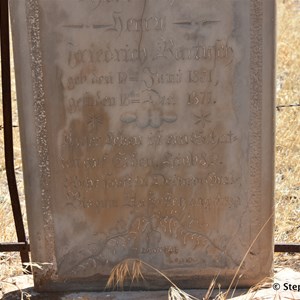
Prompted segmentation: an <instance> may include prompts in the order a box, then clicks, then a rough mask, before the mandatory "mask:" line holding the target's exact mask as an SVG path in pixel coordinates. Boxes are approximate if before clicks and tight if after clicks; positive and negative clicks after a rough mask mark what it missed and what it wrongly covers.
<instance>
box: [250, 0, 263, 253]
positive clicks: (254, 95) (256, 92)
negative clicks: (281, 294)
mask: <svg viewBox="0 0 300 300" xmlns="http://www.w3.org/2000/svg"><path fill="white" fill-rule="evenodd" d="M250 45H251V46H250V130H249V169H250V189H249V190H250V195H249V206H250V216H251V228H250V230H251V232H250V238H251V242H252V241H253V240H254V239H255V238H256V236H257V234H258V232H259V230H260V229H261V226H262V222H261V221H262V220H261V218H260V212H261V201H262V191H261V190H262V186H261V185H262V172H261V168H262V98H263V97H262V95H263V0H251V3H250ZM258 246H259V243H256V244H255V246H254V252H255V253H256V254H258V252H259V247H258Z"/></svg>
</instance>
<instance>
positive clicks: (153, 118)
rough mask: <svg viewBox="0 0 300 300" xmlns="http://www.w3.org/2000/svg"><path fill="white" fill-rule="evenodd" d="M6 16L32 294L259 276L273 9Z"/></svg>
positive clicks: (213, 2) (247, 4)
mask: <svg viewBox="0 0 300 300" xmlns="http://www.w3.org/2000/svg"><path fill="white" fill-rule="evenodd" d="M11 2H12V3H11V4H12V12H13V13H12V20H13V27H14V37H15V48H16V50H15V52H16V61H17V66H16V68H17V76H20V77H19V79H18V77H17V81H18V84H19V86H18V91H19V96H18V98H19V99H20V103H19V107H20V114H21V125H22V139H23V153H24V169H25V185H26V193H27V198H28V199H27V201H28V210H29V226H30V233H31V243H32V255H33V260H36V261H38V262H47V263H50V265H46V267H45V268H44V269H43V270H42V271H39V272H38V273H37V274H36V277H35V280H36V285H37V287H39V288H40V289H44V290H64V289H65V290H72V289H75V286H76V287H77V288H78V287H79V288H83V289H101V288H103V285H104V284H105V280H106V279H107V276H108V274H109V272H110V270H111V269H112V268H113V266H114V265H116V264H117V263H119V262H120V261H122V260H124V259H126V258H136V259H141V260H142V261H145V262H147V263H149V264H151V265H152V266H154V267H156V268H158V269H159V270H161V271H163V272H164V273H165V274H166V275H167V276H169V277H170V278H173V279H174V280H176V282H180V283H181V285H182V286H183V287H184V286H185V287H195V288H197V287H207V286H208V285H209V283H210V281H211V280H212V278H213V277H214V276H216V275H218V274H219V280H220V282H221V283H222V284H223V285H224V286H225V285H228V284H229V283H230V281H231V279H232V277H233V276H234V274H235V272H236V270H237V268H238V266H240V265H241V270H240V273H241V274H243V277H242V278H241V279H240V284H241V285H250V284H253V283H255V282H257V281H259V280H260V279H262V278H263V277H265V276H267V275H268V274H269V272H270V269H271V261H272V247H273V246H272V234H271V230H272V228H271V227H272V226H271V223H270V224H268V225H267V227H266V228H265V230H264V231H263V232H262V233H261V235H260V236H259V237H258V241H257V243H256V244H255V245H254V247H253V249H252V250H251V251H250V253H249V255H248V256H247V258H246V259H245V261H243V257H244V255H245V253H246V252H247V250H248V248H249V246H250V244H251V243H252V241H253V240H254V239H255V238H256V237H257V234H258V232H259V230H260V229H261V228H262V227H263V225H264V224H265V223H266V221H267V220H268V218H269V217H270V216H271V214H272V182H273V179H272V176H273V173H272V172H273V170H272V168H273V158H272V151H273V150H272V147H273V136H272V132H273V124H272V105H273V99H272V98H273V82H272V80H273V25H272V17H273V6H274V3H273V1H261V0H252V1H250V0H247V1H246V0H226V1H221V0H210V1H208V0H201V1H200V0H197V1H196V0H186V1H179V0H162V1H153V0H152V1H151V0H148V1H147V0H146V1H142V0H110V1H108V0H107V1H104V0H102V1H101V0H98V1H91V0H89V1H88V0H64V1H58V0H53V1H46V0H40V1H37V0H28V1H11ZM21 54H22V55H21ZM21 77H22V78H21ZM20 78H21V79H20ZM24 82H26V87H24V86H23V85H24ZM32 172H34V174H35V178H32V177H33V176H32V174H33V173H32ZM145 275H146V278H149V282H148V284H147V283H138V284H137V286H139V287H148V288H150V289H151V288H152V289H157V288H162V287H165V284H164V283H163V282H161V280H160V278H159V277H158V275H157V274H153V273H151V272H150V273H147V271H146V272H145ZM147 276H148V277H147ZM150 282H151V283H150ZM129 284H130V282H129Z"/></svg>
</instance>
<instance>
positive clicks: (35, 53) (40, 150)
mask: <svg viewBox="0 0 300 300" xmlns="http://www.w3.org/2000/svg"><path fill="white" fill-rule="evenodd" d="M26 15H27V29H28V39H29V49H30V50H29V51H30V59H31V76H32V84H33V89H32V90H33V110H34V122H35V136H36V146H37V154H38V167H39V174H36V176H39V178H40V201H41V207H42V214H43V228H42V230H43V233H44V236H43V237H42V238H43V242H44V243H45V244H46V249H47V253H46V255H45V257H46V259H47V262H46V263H51V265H50V264H49V265H43V269H42V271H41V272H42V273H44V274H46V273H47V274H48V275H50V274H53V272H54V269H55V268H56V266H55V265H53V264H54V262H55V261H56V260H55V256H54V253H55V252H54V225H53V217H52V209H51V195H50V191H49V189H50V181H51V172H50V162H49V150H48V148H49V147H48V132H47V115H46V100H45V92H44V74H43V65H42V51H41V39H40V10H39V3H38V0H26ZM42 263H43V262H42Z"/></svg>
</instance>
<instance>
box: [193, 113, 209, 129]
mask: <svg viewBox="0 0 300 300" xmlns="http://www.w3.org/2000/svg"><path fill="white" fill-rule="evenodd" d="M194 117H195V118H196V122H195V125H198V124H200V125H201V126H202V127H203V128H204V127H205V125H206V124H207V123H210V122H211V121H210V119H209V117H210V113H207V114H206V113H203V112H202V113H201V115H200V116H197V115H195V114H194Z"/></svg>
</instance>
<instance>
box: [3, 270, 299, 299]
mask: <svg viewBox="0 0 300 300" xmlns="http://www.w3.org/2000/svg"><path fill="white" fill-rule="evenodd" d="M5 282H11V283H14V284H16V285H17V286H18V289H17V288H16V286H14V285H11V284H3V292H4V294H5V295H4V297H3V300H14V299H19V298H20V293H21V292H20V290H19V289H22V292H23V295H24V299H26V295H27V296H28V297H29V296H30V298H29V299H32V300H40V299H41V300H44V299H47V300H68V299H72V300H75V299H77V300H83V299H84V300H104V299H115V300H127V299H128V300H135V299H136V300H139V299H145V300H160V299H161V300H163V299H167V295H168V292H167V291H151V292H110V293H109V292H106V293H69V294H65V295H57V294H56V295H55V294H49V293H48V294H45V293H36V292H34V289H33V279H32V276H29V275H25V276H19V277H15V278H10V279H7V280H5ZM273 284H279V285H280V286H279V289H278V290H275V289H274V288H273V287H271V288H266V287H265V288H260V289H258V290H256V292H251V291H247V290H241V289H237V290H234V291H231V292H230V293H228V297H227V299H233V300H250V299H257V300H259V299H264V300H266V299H270V300H273V299H282V300H285V299H295V300H297V299H300V273H299V272H296V271H294V270H292V269H289V268H285V269H282V270H280V271H279V272H278V273H277V274H276V275H275V276H274V280H273V283H270V285H273ZM289 287H290V288H289ZM185 292H186V293H188V294H189V295H192V296H194V297H197V298H198V299H203V298H204V296H205V295H206V294H207V290H188V291H185ZM222 292H223V293H225V292H226V291H225V290H222ZM218 293H219V290H218V289H216V290H215V291H213V293H212V298H213V297H215V296H216V295H217V294H218Z"/></svg>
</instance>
